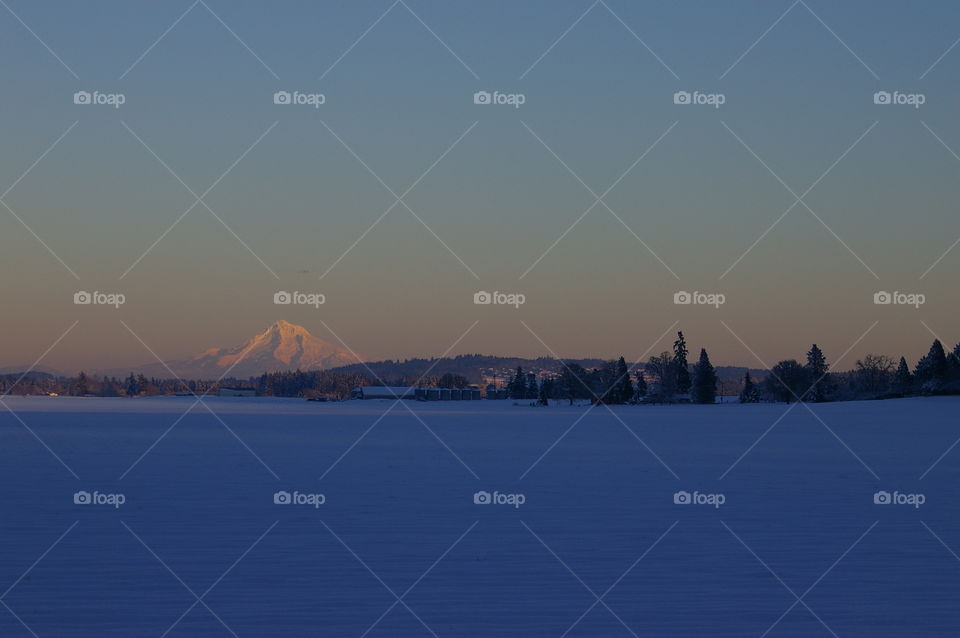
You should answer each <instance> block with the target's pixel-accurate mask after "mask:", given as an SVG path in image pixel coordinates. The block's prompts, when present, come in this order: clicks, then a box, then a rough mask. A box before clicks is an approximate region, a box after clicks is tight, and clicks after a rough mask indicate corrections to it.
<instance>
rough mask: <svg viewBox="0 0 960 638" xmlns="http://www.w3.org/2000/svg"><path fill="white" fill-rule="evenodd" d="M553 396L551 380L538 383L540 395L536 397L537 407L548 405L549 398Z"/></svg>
mask: <svg viewBox="0 0 960 638" xmlns="http://www.w3.org/2000/svg"><path fill="white" fill-rule="evenodd" d="M552 396H553V379H544V380H543V382H541V383H540V393H539V395H538V397H537V405H550V398H551V397H552Z"/></svg>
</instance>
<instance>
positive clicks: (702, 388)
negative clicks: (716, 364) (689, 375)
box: [690, 348, 717, 403]
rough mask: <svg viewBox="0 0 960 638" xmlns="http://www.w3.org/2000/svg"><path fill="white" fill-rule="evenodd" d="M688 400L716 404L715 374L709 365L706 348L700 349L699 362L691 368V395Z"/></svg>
mask: <svg viewBox="0 0 960 638" xmlns="http://www.w3.org/2000/svg"><path fill="white" fill-rule="evenodd" d="M690 398H691V399H692V400H693V402H694V403H716V402H717V372H716V370H714V369H713V364H711V363H710V357H708V356H707V350H706V348H701V349H700V360H699V361H698V362H697V364H696V365H695V366H694V367H693V394H692V396H691V397H690Z"/></svg>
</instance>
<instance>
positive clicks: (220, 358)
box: [118, 320, 366, 379]
mask: <svg viewBox="0 0 960 638" xmlns="http://www.w3.org/2000/svg"><path fill="white" fill-rule="evenodd" d="M365 360H366V359H365V358H364V357H363V356H362V355H360V356H359V358H358V356H354V354H353V353H351V352H350V351H349V350H347V349H346V348H341V347H339V346H336V345H334V344H332V343H328V342H326V341H324V340H323V339H319V338H317V337H315V336H313V335H312V334H310V331H309V330H307V329H306V328H304V327H303V326H298V325H296V324H292V323H290V322H289V321H283V320H280V321H277V322H276V323H274V324H273V325H272V326H270V327H269V328H267V329H266V330H264V331H263V332H261V333H260V334H258V335H255V336H254V337H253V338H251V339H249V340H248V341H246V342H244V343H242V344H240V345H237V346H234V347H232V348H211V349H209V350H206V351H204V352H201V353H200V354H198V355H197V356H195V357H193V358H192V359H184V360H180V361H167V362H166V363H167V366H169V367H170V369H171V370H173V371H174V373H176V375H177V376H178V377H180V378H183V379H219V378H220V377H221V376H222V375H223V374H224V373H226V372H227V370H228V369H230V366H234V367H233V369H230V372H229V373H228V374H227V376H228V377H236V378H240V379H242V378H246V377H253V376H259V375H261V374H263V373H264V372H276V371H279V370H297V369H300V370H327V369H330V368H336V367H341V366H345V365H350V364H355V363H358V362H360V361H365ZM118 372H119V373H120V374H126V373H127V372H129V370H127V371H125V372H120V371H118ZM135 372H142V373H143V374H145V375H147V376H148V377H149V376H153V377H169V376H170V372H169V370H167V369H166V367H164V366H163V365H161V364H159V363H152V364H149V365H145V366H138V367H137V368H136V369H135Z"/></svg>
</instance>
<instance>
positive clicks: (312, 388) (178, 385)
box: [0, 332, 960, 405]
mask: <svg viewBox="0 0 960 638" xmlns="http://www.w3.org/2000/svg"><path fill="white" fill-rule="evenodd" d="M688 357H689V350H688V348H687V342H686V338H685V337H684V335H683V332H678V333H677V339H676V340H675V341H674V343H673V349H672V351H664V352H662V353H660V354H658V355H653V356H651V357H650V358H649V359H648V360H647V361H646V362H645V363H637V364H634V365H630V366H628V365H627V363H626V361H625V359H624V358H623V357H622V356H621V357H619V358H618V359H616V360H609V361H602V360H597V361H598V362H599V365H594V366H591V367H585V366H583V365H581V363H578V362H577V361H572V360H571V361H564V360H558V361H557V363H558V368H559V373H558V374H557V376H556V377H550V378H544V379H542V380H537V379H536V378H535V377H534V376H533V375H530V374H525V373H524V371H523V367H522V366H517V368H516V371H515V373H514V375H513V376H512V378H511V379H510V381H509V382H508V383H507V385H506V388H505V391H506V394H507V396H508V397H509V398H510V399H514V400H517V401H531V402H535V403H537V404H539V405H548V404H549V402H550V401H551V400H553V401H565V402H568V403H569V404H571V405H572V404H573V403H575V402H579V401H591V402H593V403H605V404H627V403H631V404H635V403H676V402H691V403H715V402H716V400H717V396H718V393H717V382H718V377H717V372H716V370H715V369H714V367H713V365H712V364H711V362H710V357H709V355H708V354H707V351H706V349H704V348H701V350H700V355H699V357H698V358H697V361H696V363H694V364H692V365H691V364H690V363H689V362H688ZM579 361H581V362H582V361H583V360H579ZM381 383H386V384H387V385H397V386H410V385H418V386H419V387H439V388H465V387H467V386H468V385H469V380H468V377H467V376H465V375H463V374H460V373H455V372H444V373H438V374H435V375H428V376H426V377H421V376H415V375H407V374H400V375H397V376H396V377H395V378H390V379H383V380H382V381H381V379H380V378H377V377H374V375H371V374H363V373H360V372H357V371H355V368H353V367H351V368H350V369H349V370H347V369H339V370H325V371H301V370H295V371H284V372H271V373H266V374H263V375H260V376H259V377H251V378H249V379H234V378H230V379H224V380H220V381H213V380H194V379H191V380H179V379H161V378H152V377H151V378H148V377H146V376H144V375H143V374H135V373H133V372H131V373H130V374H129V375H128V376H127V377H126V378H118V377H114V376H97V375H92V374H91V375H88V374H86V373H85V372H80V373H79V374H78V375H77V376H75V377H65V376H56V375H52V374H49V373H45V372H31V373H28V374H24V375H15V374H6V375H0V396H2V395H30V394H62V395H68V396H100V397H142V396H163V395H176V394H197V395H204V394H216V393H217V392H218V391H219V389H220V388H223V387H230V388H248V389H252V390H255V391H256V393H257V394H258V395H261V396H275V397H302V398H313V397H328V398H335V399H345V398H348V397H349V396H350V393H351V391H352V390H353V388H355V387H358V386H370V385H380V384H381ZM738 389H739V390H740V392H739V399H740V402H742V403H759V402H780V401H782V402H793V401H810V402H823V401H845V400H855V399H883V398H893V397H906V396H918V395H943V394H960V344H957V345H956V346H954V348H953V350H952V351H950V352H949V353H948V352H947V351H946V350H945V349H944V347H943V344H942V343H941V342H940V341H939V340H935V341H934V342H933V344H932V345H931V346H930V349H929V350H928V352H927V353H926V354H925V355H924V356H922V357H920V359H919V360H918V361H917V364H916V366H915V367H914V368H913V369H912V370H911V369H910V366H909V365H908V363H907V360H906V358H905V357H900V358H899V360H897V361H895V360H894V359H892V358H890V357H888V356H886V355H877V354H868V355H866V356H864V357H863V359H860V360H858V361H857V362H856V364H855V366H854V368H853V369H852V370H848V371H845V372H833V371H831V369H830V365H829V364H828V362H827V357H826V355H825V354H824V353H823V351H822V350H821V349H820V348H819V347H818V346H817V345H816V344H813V345H812V346H811V347H810V349H809V350H808V351H807V353H806V359H805V362H803V363H801V362H799V361H797V360H795V359H786V360H784V361H779V362H777V364H776V365H774V366H773V367H772V368H771V369H770V370H769V371H768V373H767V374H766V376H765V377H763V378H761V379H754V378H752V377H751V375H750V372H749V371H747V372H746V373H745V375H744V378H743V380H742V382H741V384H740V385H739V388H738Z"/></svg>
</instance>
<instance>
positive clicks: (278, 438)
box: [0, 397, 960, 638]
mask: <svg viewBox="0 0 960 638" xmlns="http://www.w3.org/2000/svg"><path fill="white" fill-rule="evenodd" d="M4 401H5V402H6V403H7V404H8V405H9V406H10V408H11V409H12V410H13V411H14V412H15V413H16V415H17V416H18V417H19V419H22V421H23V423H22V424H21V423H20V422H19V421H18V420H17V418H15V417H14V416H13V415H11V414H10V413H9V412H7V411H5V410H2V409H0V481H2V482H0V485H2V486H3V488H2V490H3V491H2V495H3V506H2V509H0V541H2V542H0V592H2V591H3V590H6V588H7V587H9V586H10V585H14V587H13V588H12V589H11V590H10V591H9V592H8V593H7V594H6V595H5V596H3V602H4V603H5V604H6V605H9V607H10V609H12V610H13V612H15V613H16V614H17V616H19V617H20V618H21V619H22V620H23V621H24V622H25V623H26V624H27V625H29V626H30V627H31V629H32V630H33V631H35V632H36V634H37V635H39V636H63V637H67V638H71V637H74V636H76V637H79V636H93V635H95V636H104V637H112V636H117V637H119V636H131V635H161V634H163V632H164V631H166V630H167V629H168V627H170V626H171V625H173V624H174V622H175V621H177V619H178V618H179V617H180V616H181V614H183V613H184V612H185V611H186V610H187V609H188V608H189V607H190V606H191V605H192V604H193V603H195V602H196V598H194V596H193V595H192V594H191V593H190V592H189V591H188V590H187V588H186V587H185V586H184V584H183V583H185V584H186V585H187V586H189V588H190V589H192V590H193V592H195V593H196V594H197V595H202V594H203V593H204V592H205V591H206V590H207V589H208V588H209V587H211V586H213V588H212V589H211V590H210V592H209V593H208V594H206V596H205V597H204V602H205V603H206V604H207V605H209V608H210V609H212V610H213V612H215V613H216V615H217V616H218V617H219V618H220V619H222V621H223V623H226V625H228V626H229V627H230V628H231V629H232V630H233V631H235V632H236V633H237V634H238V635H240V636H244V637H245V638H247V637H258V636H271V637H272V636H304V635H330V636H341V635H345V636H360V635H361V634H363V633H364V632H365V631H366V630H367V629H368V628H369V627H370V626H371V625H373V624H374V623H375V621H377V619H378V618H380V617H381V615H383V614H384V612H386V611H387V610H388V608H391V605H393V604H394V603H395V602H396V598H395V597H394V595H393V594H392V593H391V592H390V591H389V590H388V589H387V588H388V587H389V588H390V590H392V591H393V592H395V593H396V595H397V596H404V598H403V600H404V603H405V604H406V605H408V606H409V608H410V609H411V610H413V612H412V613H411V611H409V610H408V609H407V608H406V607H405V606H404V605H401V604H396V605H394V606H393V607H392V609H390V611H389V613H387V614H386V615H384V616H383V618H382V619H381V620H380V621H379V623H377V625H376V627H375V628H374V629H373V630H372V631H370V633H369V634H368V636H371V637H374V636H407V635H410V636H429V635H430V632H429V631H428V630H427V629H426V628H425V627H424V624H421V622H420V620H422V621H423V623H425V624H426V625H427V626H429V627H430V629H432V630H433V631H435V632H436V633H437V635H440V636H455V635H456V636H484V637H495V636H511V637H512V636H551V637H556V636H560V635H562V634H563V633H564V632H565V631H567V630H568V628H570V627H571V625H574V623H577V624H576V626H575V628H573V629H572V630H571V631H570V633H569V634H567V635H569V636H604V637H607V636H630V635H631V632H634V633H636V635H656V636H661V635H670V636H681V637H686V636H691V637H692V636H705V635H709V636H743V635H754V636H759V635H761V634H763V633H764V632H765V631H766V630H767V629H768V628H769V627H770V626H771V625H773V624H774V622H775V621H777V619H778V618H779V617H780V616H781V614H783V613H784V612H785V611H786V610H787V609H788V608H789V607H790V606H791V605H792V604H793V603H794V602H795V598H794V596H793V595H791V593H790V592H789V591H788V590H787V588H786V587H789V588H790V589H792V590H793V591H794V592H796V594H797V595H802V594H803V593H804V592H805V591H806V590H807V589H808V588H809V587H811V586H812V585H815V586H814V588H813V589H812V590H811V591H810V593H809V594H807V595H806V597H805V598H804V602H806V604H808V605H809V606H810V608H811V609H812V610H813V611H814V612H815V613H816V615H817V616H819V618H820V619H822V621H823V622H824V623H826V624H827V625H828V626H829V627H830V628H831V630H832V631H835V632H836V633H837V635H841V636H871V637H872V638H873V637H880V638H883V637H888V636H889V637H897V638H899V637H901V636H904V635H910V636H923V637H934V636H936V637H940V636H945V635H957V633H958V627H960V609H958V607H957V605H956V601H955V598H956V595H955V594H956V591H957V590H958V587H960V562H958V561H957V560H956V559H955V558H954V557H953V556H951V554H950V552H949V551H948V550H947V549H946V548H945V547H944V545H943V544H941V542H940V541H939V540H938V539H937V538H936V537H934V536H933V533H932V532H935V533H936V534H937V535H938V536H939V537H940V539H941V540H942V541H943V542H944V543H946V544H947V545H949V546H950V547H951V548H952V549H953V551H954V552H960V507H958V505H957V504H958V503H960V493H958V492H960V446H957V447H956V448H953V449H952V450H950V451H949V452H948V450H949V449H950V446H951V445H953V444H954V443H955V441H957V439H958V438H960V425H958V423H957V421H956V418H955V415H956V414H957V411H958V408H960V399H958V398H952V397H940V398H921V399H904V400H892V401H875V402H851V403H837V404H821V405H810V406H802V405H800V406H792V407H790V406H786V405H782V404H780V405H769V404H757V405H739V404H724V405H715V406H697V405H675V406H612V407H611V408H610V409H609V410H608V409H607V408H605V407H602V406H601V407H595V408H589V407H586V406H575V407H568V406H551V407H549V408H535V407H528V406H526V405H523V406H515V405H513V402H512V401H471V402H449V403H445V402H437V403H420V402H413V401H404V402H402V403H397V402H394V401H347V402H341V403H316V402H307V401H303V400H296V399H272V398H220V397H211V398H207V399H205V403H206V405H207V406H209V408H210V409H211V410H212V411H213V412H215V413H216V415H217V416H214V415H212V414H211V413H210V412H209V411H208V410H207V409H205V408H204V407H203V406H201V405H194V404H195V402H196V401H195V399H193V398H192V397H158V398H148V399H134V400H128V399H93V398H69V397H58V398H49V397H26V398H20V397H7V398H5V399H4ZM191 406H193V407H192V409H191V410H190V411H189V413H187V414H186V416H183V415H184V413H185V412H187V410H188V409H190V408H191ZM788 409H789V411H788ZM411 410H412V411H413V412H414V413H415V415H413V414H411V412H410V411H411ZM811 411H812V412H813V413H814V414H811ZM611 412H612V414H611ZM181 417H182V418H181ZM221 420H222V423H221ZM421 421H422V422H421ZM821 421H822V422H821ZM28 428H29V430H28ZM31 431H32V432H33V433H35V434H36V435H37V436H38V437H39V438H40V439H42V441H43V443H45V444H46V445H48V446H49V448H50V450H52V451H53V452H54V453H56V454H57V455H58V456H59V457H60V458H61V459H62V460H63V462H64V463H65V464H66V465H67V466H69V468H70V469H71V470H73V471H74V472H75V473H76V474H77V475H78V476H79V479H78V478H75V477H74V476H73V475H72V474H71V473H70V471H69V470H68V469H67V468H65V467H64V465H62V464H61V463H60V462H59V461H58V460H57V459H56V458H55V457H54V456H53V454H51V452H50V451H48V450H47V449H45V447H44V445H43V444H42V443H41V442H40V441H38V439H37V438H35V437H34V436H33V434H31ZM945 452H946V454H945V455H944V453H945ZM941 457H942V460H940V461H939V462H937V460H938V459H940V458H941ZM258 459H259V460H258ZM658 459H659V460H658ZM738 459H739V461H738ZM261 461H262V462H261ZM661 461H662V463H661ZM931 468H932V469H931ZM928 470H929V471H928ZM271 472H273V473H276V475H277V477H279V478H276V477H274V475H273V474H272V473H271ZM925 472H926V474H925V475H924V473H925ZM674 474H675V475H676V476H674ZM874 474H876V476H874ZM922 475H923V478H921V476H922ZM321 476H322V477H323V478H322V479H321ZM121 477H122V478H121ZM478 477H479V478H478ZM521 477H522V478H521ZM721 477H723V478H721ZM80 490H83V491H87V492H91V493H93V492H94V491H98V492H99V493H101V494H113V493H122V494H124V496H125V499H126V502H125V503H124V504H123V505H122V506H120V507H119V508H116V507H112V506H107V505H75V504H74V503H73V494H74V493H75V492H77V491H80ZM878 490H884V491H888V492H891V493H892V492H894V491H898V492H900V493H923V494H924V495H925V501H926V502H925V503H924V504H923V505H922V506H921V507H919V508H917V507H912V506H905V505H875V504H874V502H873V495H874V493H875V492H877V491H878ZM278 491H286V492H290V493H291V494H292V493H294V492H299V493H300V495H301V496H303V495H309V494H321V493H322V494H323V495H324V497H325V501H324V503H323V504H322V505H317V506H313V505H306V504H304V505H298V504H289V505H276V504H274V502H273V497H274V493H275V492H278ZM478 491H486V492H490V493H494V492H498V493H499V494H500V495H501V496H503V495H510V494H523V495H524V497H525V498H524V503H523V504H522V505H521V506H519V507H516V506H514V505H508V504H503V505H500V504H489V505H476V504H474V494H475V493H476V492H478ZM678 491H687V492H690V493H693V492H695V491H696V492H699V493H700V494H701V495H702V494H717V493H720V494H723V495H724V497H725V502H724V504H723V505H722V506H720V507H719V508H717V507H713V506H708V505H675V504H674V501H673V497H674V493H676V492H678ZM314 502H316V501H314ZM514 502H515V501H514ZM75 521H78V523H77V524H76V526H75V527H73V528H72V529H71V531H70V532H69V533H68V534H66V536H64V537H63V539H62V540H61V541H60V542H59V543H57V544H56V545H55V546H54V547H53V549H51V550H50V551H49V553H48V554H46V555H45V556H43V558H42V560H40V561H39V562H38V563H37V564H36V566H35V567H34V568H33V569H30V570H29V572H28V573H27V575H26V576H24V577H23V578H22V579H20V577H21V576H22V575H23V574H24V572H27V571H28V569H29V568H30V566H31V565H32V564H33V563H34V561H36V560H37V559H38V558H40V557H41V556H42V555H43V554H44V552H46V551H47V550H48V549H49V548H50V547H51V545H54V543H55V541H57V539H58V537H60V536H61V534H63V533H64V532H65V531H66V530H67V529H68V528H70V526H71V525H72V524H73V523H74V522H75ZM876 521H879V522H877V524H876V526H875V527H872V528H871V526H872V525H873V524H874V522H876ZM921 521H922V522H921ZM275 522H276V523H277V524H276V526H275V527H273V528H272V529H271V526H272V525H274V523H275ZM475 522H476V526H474V527H472V528H471V526H473V525H474V523H475ZM675 522H676V525H675V526H674V527H673V528H672V529H671V526H672V525H674V523H675ZM125 526H126V527H125ZM127 527H129V529H130V530H132V532H133V533H135V534H136V535H137V536H138V537H139V539H140V540H138V539H137V538H136V537H134V535H133V533H131V531H128V529H127ZM928 528H929V529H928ZM268 529H270V531H269V532H268V533H266V535H265V536H263V538H262V540H260V542H259V543H256V546H255V547H253V548H252V549H250V548H251V546H252V545H254V543H255V541H257V539H258V538H259V537H260V536H261V535H263V534H264V533H265V532H266V531H267V530H268ZM468 529H469V530H470V531H469V533H466V535H465V536H463V537H462V539H461V540H460V541H459V542H457V541H458V538H460V537H461V536H462V535H464V533H465V532H467V530H468ZM668 529H669V530H670V531H669V532H668V533H666V535H665V536H663V537H662V539H661V540H660V541H659V542H658V543H656V546H655V547H653V549H650V551H649V552H648V553H646V555H645V552H647V550H648V549H649V548H650V547H651V545H653V544H654V543H655V542H656V541H657V539H658V538H660V537H661V535H663V534H664V533H665V532H666V531H667V530H668ZM867 530H870V531H869V532H868V533H866V535H865V536H864V533H865V532H867ZM931 530H932V531H931ZM734 534H736V536H734ZM861 536H862V539H861ZM858 539H861V540H860V541H859V542H857V541H858ZM141 540H142V541H143V543H145V544H146V545H147V546H149V548H150V550H148V549H147V548H145V547H144V545H143V544H141V542H140V541H141ZM741 541H742V543H741ZM744 544H746V545H747V546H748V547H749V549H747V547H745V546H744ZM345 545H346V546H348V547H349V549H347V547H345ZM545 545H546V547H545ZM854 545H855V546H854ZM851 546H853V548H852V549H850V548H851ZM451 547H452V549H451ZM548 548H549V549H548ZM248 549H249V553H246V554H245V552H247V550H248ZM448 550H449V551H448ZM847 550H849V552H848V553H847V554H846V555H845V556H844V553H845V552H847ZM151 551H152V552H155V553H156V556H157V557H159V558H160V559H162V561H163V563H165V564H166V565H167V566H168V567H169V569H170V570H172V571H173V572H174V573H175V574H176V576H174V575H173V574H172V573H171V571H168V569H167V567H165V566H164V564H161V562H160V561H159V560H158V559H157V558H156V557H154V556H153V555H152V554H151ZM352 552H353V553H355V554H356V556H354V554H353V553H352ZM445 552H446V554H445ZM754 553H755V554H756V556H754V555H753V554H754ZM554 554H555V555H554ZM241 556H242V557H243V558H242V559H240V558H241ZM841 556H843V558H842V559H841V560H840V561H839V562H838V563H837V564H836V566H834V567H833V568H832V569H829V568H831V565H833V563H834V562H835V561H837V559H838V558H841ZM358 557H359V559H361V560H362V561H363V562H362V563H361V562H360V560H358ZM441 557H442V558H441ZM641 557H642V559H641ZM757 557H759V558H760V559H762V561H763V563H765V564H766V565H767V567H765V566H764V564H762V563H761V562H760V561H759V560H758V558H757ZM238 559H240V560H239V562H237V563H236V565H235V566H234V567H233V568H232V569H230V568H231V565H233V563H234V562H235V561H237V560H238ZM438 559H440V560H439V561H438ZM638 559H640V560H639V562H637V561H638ZM561 561H562V562H561ZM435 562H436V565H435V566H433V567H432V568H431V566H432V565H434V563H435ZM365 565H366V567H365ZM368 568H369V569H368ZM768 568H769V569H768ZM770 570H772V571H773V572H775V573H776V576H774V575H773V574H772V573H771V571H770ZM828 570H829V571H828ZM371 571H372V572H373V573H375V574H376V576H374V574H373V573H371ZM225 572H227V573H226V575H224V573H225ZM571 572H572V573H571ZM825 573H826V574H825ZM424 574H425V575H424ZM574 574H576V575H574ZM824 574H825V575H824ZM422 575H423V578H422V579H421V576H422ZM822 575H823V578H822V580H819V581H818V579H820V577H821V576H822ZM221 576H223V578H222V580H219V581H218V579H220V577H221ZM621 577H622V578H621ZM178 578H179V579H182V581H183V583H181V582H179V581H178ZM18 579H20V580H18ZM380 579H382V582H380ZM581 579H582V581H583V582H580V580H581ZM778 579H781V580H782V583H781V582H779V580H778ZM784 584H785V585H786V586H785V585H784ZM611 586H613V588H612V589H611V590H610V591H609V593H606V594H605V592H607V590H608V588H610V587H611ZM588 587H589V589H590V590H592V592H595V593H596V595H597V596H603V597H604V598H603V600H604V603H605V605H607V606H609V610H608V609H607V608H606V607H605V605H603V604H596V605H594V603H596V598H595V597H594V595H593V594H592V593H591V591H588ZM408 589H409V593H406V594H405V592H407V590H408ZM592 605H594V606H593V607H592V609H591V606H592ZM588 609H590V611H589V612H588V613H586V614H585V615H584V612H587V610H588ZM610 610H612V612H611V611H610ZM414 614H416V617H415V616H414ZM614 614H616V617H615V616H614ZM581 615H583V617H582V619H580V620H579V622H577V621H578V619H579V618H580V617H581ZM417 618H419V619H420V620H418V619H417ZM618 618H619V619H618ZM621 621H622V623H623V624H621ZM624 624H625V625H626V626H628V627H629V628H630V630H629V631H628V630H627V628H626V627H624ZM29 635H30V634H29V632H28V631H27V630H26V629H25V628H24V627H23V625H21V624H20V622H18V621H17V619H16V618H15V617H14V616H13V614H12V613H11V612H9V611H7V610H6V609H5V608H2V606H0V636H4V637H6V636H13V637H19V636H29ZM168 635H169V636H171V637H175V636H193V635H196V636H229V635H230V632H229V631H228V630H227V629H226V628H225V627H224V626H223V625H222V624H221V622H220V621H218V620H217V619H216V618H215V617H214V616H213V614H212V613H211V612H210V611H208V610H207V609H206V608H205V607H204V605H202V604H197V605H196V606H195V607H194V608H193V609H192V610H191V611H190V612H189V613H187V614H186V615H185V616H184V618H183V620H181V621H180V622H179V624H177V626H176V627H175V628H174V629H173V630H172V631H171V632H170V633H169V634H168ZM769 635H770V636H808V635H809V636H812V635H817V636H819V635H824V636H826V635H830V632H829V631H828V630H827V629H826V628H825V627H824V626H823V625H822V624H821V623H820V622H819V621H818V620H817V619H816V618H815V617H814V616H813V615H812V614H811V612H810V611H808V610H807V609H806V608H804V606H803V605H800V604H797V605H796V606H795V607H794V608H793V609H792V610H791V611H790V612H789V613H788V614H787V615H786V616H784V617H783V619H782V620H780V621H779V624H778V625H777V626H776V628H774V629H773V630H772V631H771V632H770V633H769Z"/></svg>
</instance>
